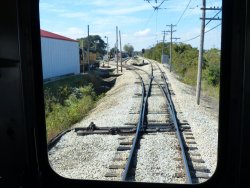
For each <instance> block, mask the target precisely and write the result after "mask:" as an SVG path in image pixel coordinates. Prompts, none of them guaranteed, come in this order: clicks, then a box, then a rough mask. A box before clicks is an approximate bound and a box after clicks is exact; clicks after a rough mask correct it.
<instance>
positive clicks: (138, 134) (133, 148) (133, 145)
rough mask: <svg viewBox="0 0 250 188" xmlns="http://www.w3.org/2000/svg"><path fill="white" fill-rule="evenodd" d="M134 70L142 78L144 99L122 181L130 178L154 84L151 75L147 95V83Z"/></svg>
mask: <svg viewBox="0 0 250 188" xmlns="http://www.w3.org/2000/svg"><path fill="white" fill-rule="evenodd" d="M132 70H133V69H132ZM133 71H134V72H135V73H136V74H137V75H138V76H139V78H140V79H141V83H142V93H143V95H142V99H141V110H140V115H139V121H138V124H137V129H136V135H135V138H134V140H133V144H132V148H131V151H130V153H129V157H128V161H127V163H126V166H125V169H124V171H123V174H122V181H126V180H127V179H128V177H129V169H130V167H131V165H132V158H133V156H134V152H135V148H136V145H137V143H138V141H139V136H140V134H141V129H142V128H143V123H144V118H145V109H146V105H147V100H148V95H149V92H150V88H151V84H152V76H151V77H150V81H149V85H148V91H147V93H146V96H145V84H144V82H143V79H142V77H141V76H140V75H139V74H138V73H137V72H136V71H135V70H133Z"/></svg>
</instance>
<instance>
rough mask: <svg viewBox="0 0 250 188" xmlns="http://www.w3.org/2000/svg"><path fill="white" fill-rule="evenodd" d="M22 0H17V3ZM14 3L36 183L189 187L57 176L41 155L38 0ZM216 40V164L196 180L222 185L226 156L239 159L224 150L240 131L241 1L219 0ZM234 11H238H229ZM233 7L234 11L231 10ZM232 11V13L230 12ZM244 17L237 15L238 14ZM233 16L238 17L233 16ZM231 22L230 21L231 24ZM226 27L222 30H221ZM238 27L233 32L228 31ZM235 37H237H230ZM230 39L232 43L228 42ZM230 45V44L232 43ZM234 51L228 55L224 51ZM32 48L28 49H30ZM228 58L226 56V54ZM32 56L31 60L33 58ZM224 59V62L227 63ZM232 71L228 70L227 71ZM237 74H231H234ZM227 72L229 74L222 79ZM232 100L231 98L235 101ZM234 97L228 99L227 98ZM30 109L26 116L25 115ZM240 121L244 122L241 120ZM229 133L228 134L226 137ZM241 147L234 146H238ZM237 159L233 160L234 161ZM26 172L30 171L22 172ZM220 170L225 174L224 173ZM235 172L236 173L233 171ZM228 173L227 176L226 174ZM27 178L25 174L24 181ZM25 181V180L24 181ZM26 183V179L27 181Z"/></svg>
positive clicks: (229, 148)
mask: <svg viewBox="0 0 250 188" xmlns="http://www.w3.org/2000/svg"><path fill="white" fill-rule="evenodd" d="M21 2H22V3H21ZM21 2H19V4H18V6H17V7H18V8H17V10H18V34H19V46H20V54H21V55H20V62H21V65H22V67H21V71H22V88H23V94H24V95H23V97H24V102H25V103H24V104H25V105H24V109H25V117H26V122H25V123H26V124H25V126H24V129H25V130H26V133H27V134H26V135H24V136H27V140H28V142H27V143H28V144H27V145H28V146H27V148H28V152H29V157H30V159H34V161H32V162H29V164H30V165H31V169H30V172H35V174H34V176H35V177H36V183H37V184H39V185H40V186H42V187H54V186H60V187H82V186H100V185H107V186H111V187H116V186H119V187H120V186H121V187H123V186H124V187H125V186H131V187H134V186H136V187H145V186H157V187H163V186H164V187H191V186H192V185H187V184H159V183H141V182H114V181H94V180H75V179H66V178H63V177H61V176H59V175H58V174H57V173H55V172H54V171H53V169H52V168H51V166H50V164H49V160H48V155H47V141H46V125H45V114H44V103H43V82H42V63H41V62H42V61H41V45H40V26H39V0H34V1H32V0H23V1H21ZM222 4H223V11H222V15H223V16H222V40H221V41H222V42H221V44H222V45H221V51H222V53H221V88H220V109H219V113H220V115H219V132H218V138H219V141H218V160H217V169H216V171H215V173H214V174H213V176H212V177H211V178H210V179H209V180H208V181H206V182H204V183H201V184H197V185H195V186H199V187H206V186H208V187H212V186H213V187H222V186H223V185H230V181H228V179H229V180H231V181H234V183H235V184H237V180H239V179H237V178H238V175H239V173H238V171H237V167H236V166H234V167H233V169H234V170H235V171H233V172H232V173H230V172H228V168H229V166H228V165H229V164H230V162H232V161H234V160H235V159H240V156H238V155H237V154H232V155H230V156H229V155H226V154H230V151H232V148H234V149H235V148H236V147H237V144H238V142H237V141H236V140H237V139H238V138H240V136H241V129H243V128H242V127H241V126H239V127H237V128H236V130H237V134H236V135H234V134H233V133H234V129H233V128H234V127H233V125H232V124H233V123H235V122H236V120H238V119H239V118H240V117H241V114H242V112H241V110H240V109H241V108H242V103H240V101H241V102H242V97H243V96H240V97H239V98H237V97H236V96H238V95H239V94H237V92H238V91H240V90H241V89H242V87H243V84H244V83H243V82H242V83H241V82H240V83H241V84H238V86H236V88H234V89H232V84H235V83H239V82H238V81H239V80H240V81H241V80H243V76H244V75H243V74H242V72H243V70H244V63H242V64H236V63H235V62H233V61H234V60H237V58H238V59H239V61H242V62H244V49H245V48H244V45H243V44H244V41H245V38H244V37H245V35H244V34H245V32H244V31H245V21H246V20H245V19H246V17H245V16H246V10H242V7H243V8H244V6H245V5H246V2H240V3H236V0H234V1H233V0H232V1H225V0H222ZM234 11H236V12H237V13H238V14H239V15H237V14H235V12H234ZM233 13H234V14H233ZM233 15H234V16H235V17H233ZM241 16H242V17H244V19H242V20H239V18H242V17H241ZM237 18H238V19H237ZM232 22H233V23H234V24H235V27H234V28H233V27H232ZM226 31H227V32H226ZM234 32H239V33H234ZM232 37H234V38H233V39H237V38H238V40H237V41H236V40H233V39H232ZM231 42H232V43H231ZM234 45H235V46H234ZM232 51H234V53H235V54H234V55H233V56H229V55H228V54H230V53H231V52H232ZM31 54H32V55H31ZM230 58H232V59H230ZM34 62H37V63H34ZM226 62H230V66H227V64H226ZM233 73H234V74H233ZM236 76H237V77H236ZM228 77H229V78H231V80H229V81H228ZM235 102H236V103H235ZM233 103H234V104H233ZM232 107H239V108H237V109H238V110H236V111H237V112H236V113H237V114H236V116H235V117H231V116H230V115H232V114H233V112H232ZM31 115H32V116H31ZM243 127H244V126H243ZM229 137H230V138H229ZM241 149H242V148H239V149H238V150H237V151H239V152H241ZM236 164H239V165H240V161H239V162H237V161H236V162H235V165H236ZM26 175H27V177H32V176H28V175H30V174H26ZM224 175H226V177H224ZM234 175H236V176H237V177H234ZM230 178H231V179H230ZM28 179H29V178H26V181H28ZM26 183H27V182H26ZM27 184H28V183H27Z"/></svg>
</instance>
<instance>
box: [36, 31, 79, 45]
mask: <svg viewBox="0 0 250 188" xmlns="http://www.w3.org/2000/svg"><path fill="white" fill-rule="evenodd" d="M40 35H41V37H46V38H52V39H59V40H67V41H73V42H78V41H77V40H74V39H70V38H68V37H64V36H62V35H58V34H55V33H52V32H49V31H45V30H42V29H41V30H40Z"/></svg>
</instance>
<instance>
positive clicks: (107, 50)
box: [104, 36, 109, 67]
mask: <svg viewBox="0 0 250 188" xmlns="http://www.w3.org/2000/svg"><path fill="white" fill-rule="evenodd" d="M104 38H107V62H108V67H109V38H108V37H107V36H104Z"/></svg>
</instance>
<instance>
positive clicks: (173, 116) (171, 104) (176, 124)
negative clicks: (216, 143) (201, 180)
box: [149, 61, 192, 184]
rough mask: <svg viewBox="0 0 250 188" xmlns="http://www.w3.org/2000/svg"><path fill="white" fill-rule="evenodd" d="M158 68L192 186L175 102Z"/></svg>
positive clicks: (188, 178) (189, 182) (186, 171)
mask: <svg viewBox="0 0 250 188" xmlns="http://www.w3.org/2000/svg"><path fill="white" fill-rule="evenodd" d="M149 62H150V63H151V61H149ZM151 64H152V63H151ZM156 65H157V64H156ZM157 67H158V68H159V70H160V72H161V78H162V79H163V81H164V86H165V90H164V88H163V87H162V86H161V85H160V87H161V88H162V90H163V91H164V94H165V96H166V98H167V100H168V102H169V108H170V114H171V117H172V120H173V123H174V126H175V129H176V133H177V138H178V140H179V144H180V147H181V154H182V160H183V163H184V168H185V174H186V177H187V183H188V184H192V178H191V173H190V170H189V167H188V162H187V157H186V154H185V148H184V144H183V141H182V137H181V134H180V130H179V126H178V122H177V118H176V113H175V108H174V105H173V102H172V98H171V95H170V91H169V88H168V84H167V81H166V77H165V74H164V73H163V72H162V70H161V68H160V67H159V65H157Z"/></svg>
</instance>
